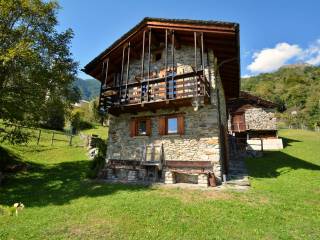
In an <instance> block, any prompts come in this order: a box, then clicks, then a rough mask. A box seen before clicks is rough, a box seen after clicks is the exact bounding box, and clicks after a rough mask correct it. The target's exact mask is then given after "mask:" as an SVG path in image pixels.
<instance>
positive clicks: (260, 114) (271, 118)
mask: <svg viewBox="0 0 320 240" xmlns="http://www.w3.org/2000/svg"><path fill="white" fill-rule="evenodd" d="M245 120H246V125H247V127H248V129H250V130H276V129H277V126H276V123H277V120H276V117H275V115H274V110H269V109H264V108H250V109H247V110H246V112H245Z"/></svg>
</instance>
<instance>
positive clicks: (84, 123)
mask: <svg viewBox="0 0 320 240" xmlns="http://www.w3.org/2000/svg"><path fill="white" fill-rule="evenodd" d="M90 128H94V125H93V124H92V123H90V122H87V121H84V120H80V122H79V128H78V129H79V130H85V129H90Z"/></svg>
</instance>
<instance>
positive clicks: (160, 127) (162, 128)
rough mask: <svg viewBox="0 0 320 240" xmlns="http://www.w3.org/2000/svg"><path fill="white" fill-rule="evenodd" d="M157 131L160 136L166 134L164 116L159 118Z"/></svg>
mask: <svg viewBox="0 0 320 240" xmlns="http://www.w3.org/2000/svg"><path fill="white" fill-rule="evenodd" d="M158 132H159V135H160V136H162V135H166V117H160V118H159V125H158Z"/></svg>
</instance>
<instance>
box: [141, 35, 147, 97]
mask: <svg viewBox="0 0 320 240" xmlns="http://www.w3.org/2000/svg"><path fill="white" fill-rule="evenodd" d="M145 45H146V30H144V31H143V35H142V53H141V82H142V81H143V80H144V54H145V52H144V51H145V50H144V48H145ZM142 92H143V83H141V86H140V103H141V102H142Z"/></svg>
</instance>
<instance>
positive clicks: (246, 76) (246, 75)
mask: <svg viewBox="0 0 320 240" xmlns="http://www.w3.org/2000/svg"><path fill="white" fill-rule="evenodd" d="M251 76H252V75H250V74H245V75H243V76H241V78H249V77H251Z"/></svg>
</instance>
